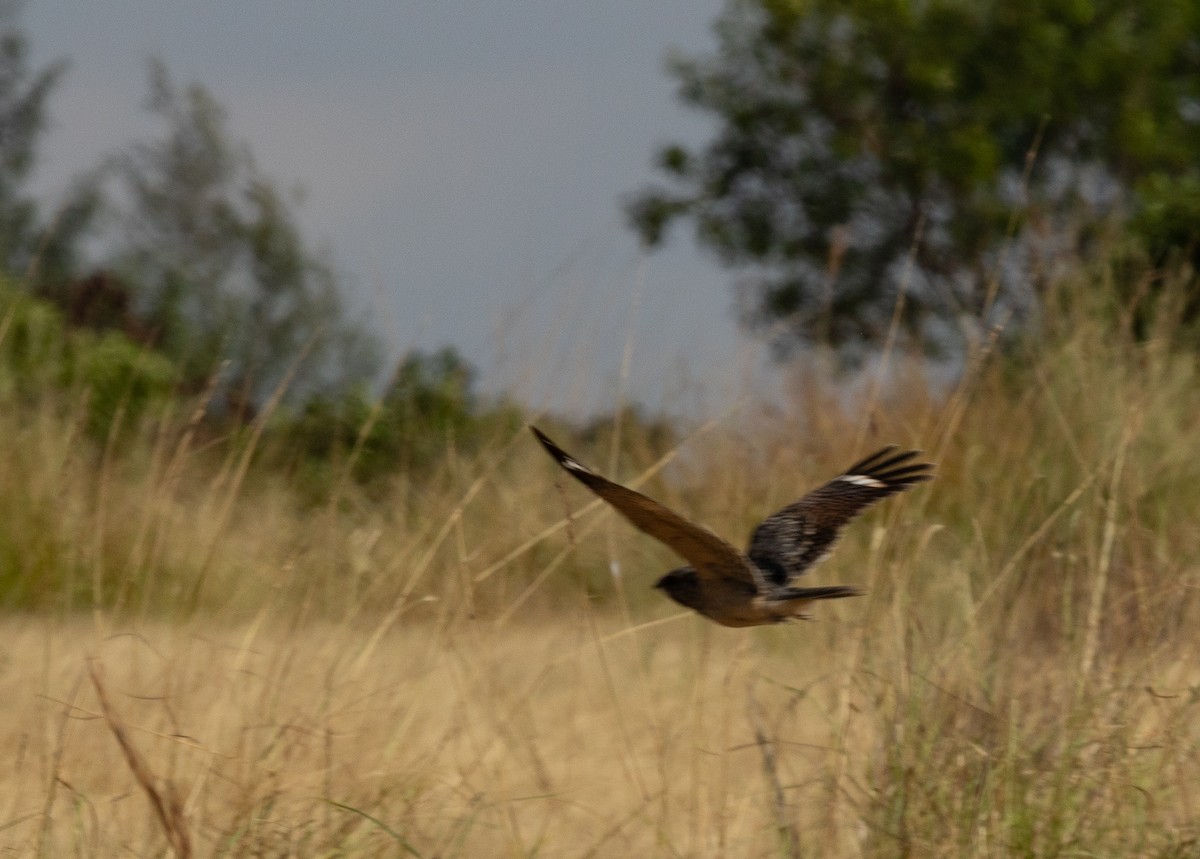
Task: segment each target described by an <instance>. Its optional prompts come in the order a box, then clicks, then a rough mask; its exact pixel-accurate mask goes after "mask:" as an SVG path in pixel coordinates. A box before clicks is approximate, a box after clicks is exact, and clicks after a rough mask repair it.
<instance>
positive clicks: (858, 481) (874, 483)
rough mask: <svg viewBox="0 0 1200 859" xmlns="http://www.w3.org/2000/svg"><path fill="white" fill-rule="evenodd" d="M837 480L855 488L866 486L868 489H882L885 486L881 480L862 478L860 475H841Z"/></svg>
mask: <svg viewBox="0 0 1200 859" xmlns="http://www.w3.org/2000/svg"><path fill="white" fill-rule="evenodd" d="M838 480H843V481H845V482H846V483H853V484H854V485H855V486H866V487H868V488H869V489H883V488H885V487H886V486H887V484H886V483H884V482H883V481H882V480H876V479H875V478H874V477H864V476H863V475H861V474H843V475H842V476H841V477H839V478H838Z"/></svg>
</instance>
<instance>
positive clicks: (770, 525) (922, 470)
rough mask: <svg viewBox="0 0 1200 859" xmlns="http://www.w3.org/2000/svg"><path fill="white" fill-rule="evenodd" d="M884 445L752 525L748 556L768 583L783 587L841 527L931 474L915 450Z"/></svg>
mask: <svg viewBox="0 0 1200 859" xmlns="http://www.w3.org/2000/svg"><path fill="white" fill-rule="evenodd" d="M895 451H896V448H895V446H888V447H885V448H883V449H882V450H878V451H876V452H875V453H873V454H871V455H870V456H868V457H867V458H866V459H864V460H862V461H861V462H856V463H855V464H854V465H852V466H850V467H849V468H848V469H846V471H845V473H844V474H842V475H840V476H838V477H835V478H834V479H833V480H831V481H829V482H828V483H826V484H825V485H824V486H822V487H819V488H818V489H814V490H813V491H812V492H810V493H808V494H807V495H805V496H804V497H803V498H801V499H800V500H799V501H796V502H795V503H793V504H789V505H788V506H787V507H784V508H783V509H782V510H780V511H779V512H778V513H775V514H773V515H772V516H770V517H768V518H767V519H765V520H763V522H762V523H761V524H760V525H759V526H758V527H757V528H755V529H754V534H753V535H751V537H750V549H749V550H748V552H747V554H748V555H749V556H750V560H751V561H752V562H754V564H755V565H756V566H757V567H758V568H759V569H760V570H762V571H763V573H764V574H765V575H766V576H767V578H768V579H769V581H770V582H771V584H773V585H777V586H781V587H782V586H784V585H787V584H788V583H789V582H790V581H791V580H792V579H794V578H795V577H796V576H799V575H800V574H801V573H803V572H804V571H805V570H807V569H808V568H809V567H811V566H812V565H813V564H815V563H817V562H818V561H820V560H822V559H823V558H824V557H825V556H826V555H828V554H829V552H830V551H831V550H832V549H833V545H834V543H836V542H837V539H838V537H839V535H840V534H841V530H842V527H843V526H844V525H845V524H846V523H847V522H849V521H850V520H851V519H853V518H854V517H855V516H857V515H858V514H859V513H861V512H862V511H863V510H864V509H866V508H867V507H869V506H870V505H872V504H874V503H875V502H876V501H879V500H880V499H882V498H886V497H887V496H889V495H893V494H895V493H897V492H901V491H903V490H905V489H908V488H909V487H911V486H913V485H915V484H917V483H920V482H921V481H923V480H929V479H930V478H932V477H933V474H932V473H931V472H930V469H932V468H933V466H932V465H931V464H930V463H928V462H912V461H911V460H912V459H913V458H914V457H916V456H917V455H918V454H919V451H915V450H908V451H902V452H900V453H895Z"/></svg>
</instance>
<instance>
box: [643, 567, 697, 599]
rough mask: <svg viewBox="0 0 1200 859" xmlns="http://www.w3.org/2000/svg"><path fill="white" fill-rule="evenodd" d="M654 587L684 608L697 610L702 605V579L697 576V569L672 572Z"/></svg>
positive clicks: (682, 569)
mask: <svg viewBox="0 0 1200 859" xmlns="http://www.w3.org/2000/svg"><path fill="white" fill-rule="evenodd" d="M654 587H656V588H658V589H659V590H661V591H662V592H663V593H665V594H666V595H667V596H669V597H670V598H671V599H673V600H675V602H677V603H679V604H680V605H682V606H687V607H688V608H696V607H697V606H698V605H699V604H700V601H701V600H700V579H699V578H698V577H697V576H696V568H695V567H680V568H679V569H677V570H671V572H669V573H667V574H666V575H665V576H663V577H662V578H661V579H659V580H658V581H657V582H655V583H654Z"/></svg>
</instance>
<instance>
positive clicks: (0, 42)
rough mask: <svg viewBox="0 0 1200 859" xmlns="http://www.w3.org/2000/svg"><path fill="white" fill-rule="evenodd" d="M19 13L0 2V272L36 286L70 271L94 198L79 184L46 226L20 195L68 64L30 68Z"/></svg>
mask: <svg viewBox="0 0 1200 859" xmlns="http://www.w3.org/2000/svg"><path fill="white" fill-rule="evenodd" d="M19 11H20V4H19V3H17V2H14V0H0V271H3V272H4V273H6V274H9V275H11V276H15V277H26V276H30V275H32V277H33V281H34V282H35V283H42V282H45V281H46V280H47V279H50V278H58V277H62V276H63V274H64V272H66V271H67V270H69V269H70V267H71V264H72V262H73V259H74V253H75V248H76V245H77V241H78V239H79V238H80V237H81V236H82V234H83V232H84V231H85V230H86V228H87V225H88V224H89V223H90V218H91V215H92V213H93V212H94V209H95V198H94V195H93V194H92V193H91V190H90V188H88V187H87V186H86V184H81V185H80V186H79V187H77V188H75V189H73V190H72V192H71V194H70V195H69V199H68V201H67V202H66V203H65V204H64V205H63V206H62V207H60V208H59V210H58V211H57V212H56V213H55V214H54V216H53V217H52V219H51V222H50V223H49V224H47V223H44V222H43V220H42V217H41V214H40V213H39V212H38V206H37V204H36V202H35V201H34V200H33V198H31V197H30V196H28V194H27V193H26V191H25V187H24V186H25V183H26V182H27V180H28V179H29V176H30V174H31V173H32V171H33V169H34V167H35V166H36V164H37V146H38V144H39V142H40V141H41V139H42V136H43V134H44V133H45V130H46V105H47V102H48V99H49V97H50V95H51V94H52V93H53V92H54V88H55V87H56V86H57V85H58V82H59V80H60V79H61V78H62V76H63V74H64V73H65V72H66V69H67V63H66V62H65V61H62V60H60V61H57V62H54V63H51V64H49V65H47V66H46V67H44V68H42V69H39V70H36V71H35V70H33V69H31V68H30V65H29V43H28V40H27V39H26V38H25V34H24V32H23V31H22V30H21V29H20V27H19V26H18V16H19Z"/></svg>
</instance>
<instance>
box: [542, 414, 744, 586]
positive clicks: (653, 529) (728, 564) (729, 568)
mask: <svg viewBox="0 0 1200 859" xmlns="http://www.w3.org/2000/svg"><path fill="white" fill-rule="evenodd" d="M530 429H531V430H533V434H534V435H535V436H537V440H538V441H540V442H541V443H542V447H544V448H546V451H547V452H548V453H549V454H550V455H551V456H552V457H554V459H555V461H557V462H558V464H559V465H561V466H562V467H563V470H565V471H566V472H567V474H569V475H571V476H572V477H574V478H575V479H576V480H578V481H579V482H580V483H582V484H583V485H584V486H586V487H587V488H588V489H590V490H592V492H594V493H595V494H596V495H598V496H599V497H600V498H602V499H603V500H604V501H607V502H608V503H609V504H610V505H612V507H613V508H615V509H616V511H617V512H618V513H620V514H621V515H622V516H624V517H625V518H626V519H628V520H629V521H630V522H631V523H632V524H633V526H634V527H635V528H638V529H640V530H642V531H644V532H645V533H647V534H649V535H650V536H651V537H653V538H654V539H656V540H658V541H659V542H660V543H662V544H664V545H665V546H667V547H668V548H670V549H672V550H673V551H674V552H676V553H677V554H679V555H682V556H683V558H684V559H685V560H686V561H687V562H688V563H689V564H691V565H692V566H693V567H695V568H696V573H697V575H698V576H700V577H701V578H725V579H736V580H738V581H742V582H745V583H746V584H748V585H752V586H753V587H755V588H756V589H759V590H761V589H763V588H764V583H763V582H762V581H761V577H760V576H759V574H758V571H757V570H755V569H754V568H753V567H752V566H751V565H750V564H749V563H748V562H747V560H746V557H745V556H744V555H743V554H742V553H741V552H739V551H738V550H737V549H736V548H734V547H733V546H732V545H730V544H729V543H727V542H726V541H724V540H722V539H721V538H720V537H718V536H717V535H716V534H714V533H713V532H712V531H710V530H708V529H707V528H705V527H704V526H703V525H698V524H696V523H695V522H692V521H689V520H688V519H685V518H684V517H683V516H680V515H679V514H678V513H676V512H674V511H673V510H669V509H667V508H666V507H664V506H663V505H661V504H659V503H658V502H657V501H655V500H654V499H652V498H647V497H646V496H645V495H642V494H641V493H640V492H635V491H634V490H632V489H629V488H628V487H625V486H622V485H621V484H619V483H613V482H612V481H611V480H608V479H607V478H604V477H601V476H600V475H599V474H596V473H595V472H594V471H592V470H591V469H589V468H587V467H585V466H583V465H580V463H579V462H578V461H576V460H575V459H574V458H573V457H572V456H570V455H569V454H568V453H567V452H566V451H564V450H563V449H562V448H560V447H559V446H558V445H556V444H555V443H554V442H552V441H551V440H550V439H549V438H547V437H546V435H545V434H544V433H543V432H542V431H541V430H539V429H538V428H537V427H533V426H531V427H530Z"/></svg>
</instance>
